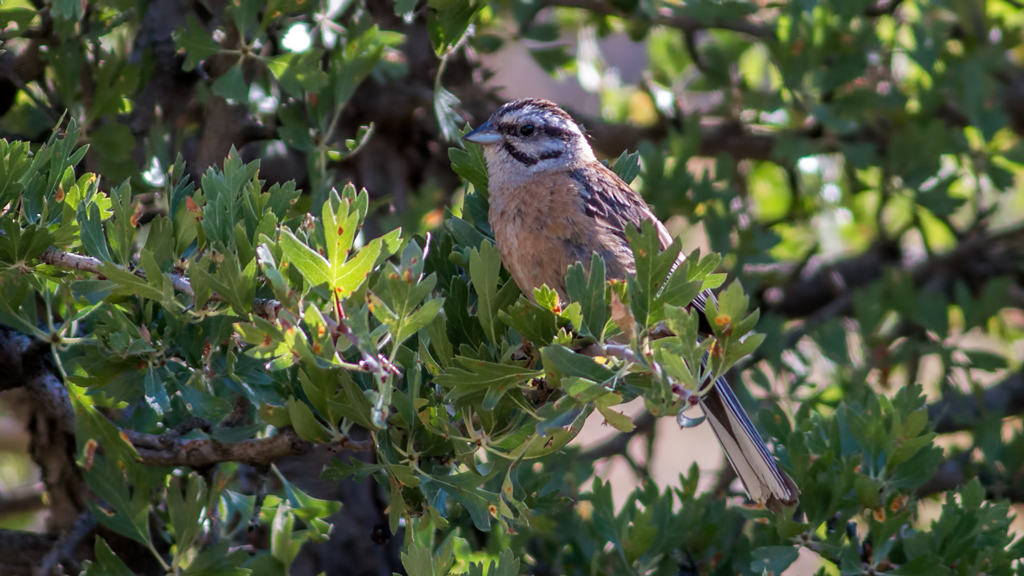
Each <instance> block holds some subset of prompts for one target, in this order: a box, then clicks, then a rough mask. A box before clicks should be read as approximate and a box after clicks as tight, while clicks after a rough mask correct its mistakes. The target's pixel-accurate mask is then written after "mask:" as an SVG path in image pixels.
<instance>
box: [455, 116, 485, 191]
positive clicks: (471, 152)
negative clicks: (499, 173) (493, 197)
mask: <svg viewBox="0 0 1024 576" xmlns="http://www.w3.org/2000/svg"><path fill="white" fill-rule="evenodd" d="M469 131H470V129H469V127H468V126H467V127H466V129H465V130H463V131H462V132H461V133H460V134H459V135H460V136H465V135H466V134H468V133H469ZM465 145H466V149H465V150H462V149H461V148H457V147H455V146H452V147H451V148H449V149H448V159H449V160H451V162H452V170H455V173H456V174H458V175H459V176H462V177H463V178H465V179H466V180H467V181H469V183H470V184H472V185H473V189H474V190H476V192H477V193H478V194H480V195H481V196H483V197H484V198H488V197H489V196H490V194H489V192H488V191H487V162H486V161H485V160H484V150H483V147H482V146H480V145H479V144H474V143H472V142H466V143H465Z"/></svg>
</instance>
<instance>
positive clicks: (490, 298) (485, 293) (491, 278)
mask: <svg viewBox="0 0 1024 576" xmlns="http://www.w3.org/2000/svg"><path fill="white" fill-rule="evenodd" d="M500 272H501V254H500V253H499V252H498V249H497V248H495V247H494V245H493V244H491V243H490V242H483V243H482V244H481V245H480V248H479V249H476V248H474V249H473V251H472V252H470V255H469V277H470V279H471V280H472V281H473V289H474V290H476V296H477V319H478V320H479V321H480V326H481V327H482V328H483V329H484V334H486V335H487V338H488V339H489V340H490V341H491V344H493V345H494V346H495V347H499V346H501V337H502V335H501V334H500V333H499V330H498V324H497V320H498V297H497V296H498V280H499V279H500V276H499V275H500Z"/></svg>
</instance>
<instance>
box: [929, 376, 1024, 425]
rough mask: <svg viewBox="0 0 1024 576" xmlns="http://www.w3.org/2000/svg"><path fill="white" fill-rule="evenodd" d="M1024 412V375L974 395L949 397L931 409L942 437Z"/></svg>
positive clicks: (1010, 378) (930, 413) (950, 395)
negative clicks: (993, 419)
mask: <svg viewBox="0 0 1024 576" xmlns="http://www.w3.org/2000/svg"><path fill="white" fill-rule="evenodd" d="M1021 412H1024V372H1017V373H1016V374H1013V375H1011V376H1010V377H1009V378H1007V379H1006V380H1003V381H1002V382H1000V383H998V384H996V385H994V386H992V387H990V388H986V389H985V390H984V391H983V392H982V393H981V398H980V402H979V398H978V397H977V396H975V395H973V394H956V395H952V394H947V395H946V396H945V397H943V399H942V400H939V401H938V402H936V403H934V404H931V405H929V406H928V420H929V421H931V422H932V423H933V424H934V425H935V431H936V432H938V433H940V434H946V433H949V432H959V431H960V430H966V429H968V428H973V427H974V426H976V425H977V424H978V422H980V421H981V420H982V419H983V418H984V419H989V418H1003V417H1005V416H1011V415H1014V414H1020V413H1021Z"/></svg>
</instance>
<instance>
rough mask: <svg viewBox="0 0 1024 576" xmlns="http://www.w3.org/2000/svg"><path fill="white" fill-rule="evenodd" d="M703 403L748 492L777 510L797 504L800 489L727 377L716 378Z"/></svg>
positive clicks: (752, 496) (720, 441)
mask: <svg viewBox="0 0 1024 576" xmlns="http://www.w3.org/2000/svg"><path fill="white" fill-rule="evenodd" d="M700 405H701V408H703V409H704V413H705V414H706V415H707V417H708V422H709V423H710V424H711V429H712V430H714V431H715V436H717V437H718V442H719V443H721V445H722V448H724V449H725V456H726V457H727V458H728V459H729V463H730V464H732V467H733V470H735V471H736V474H737V475H738V476H739V477H740V480H741V481H742V482H743V486H744V487H745V488H746V489H747V494H749V495H750V497H751V498H752V499H754V500H755V501H756V502H759V503H761V504H764V506H765V507H766V508H768V509H769V510H772V511H774V512H780V511H781V510H782V507H783V506H794V505H796V503H797V496H798V495H799V494H800V490H799V489H798V488H797V486H796V483H794V482H793V479H792V478H790V477H789V476H788V475H787V474H786V473H785V472H783V471H782V470H781V469H780V468H779V466H778V464H777V463H776V462H775V458H774V457H773V456H772V455H771V453H770V452H768V447H767V446H765V443H764V440H762V439H761V435H760V434H758V432H757V429H756V428H754V424H753V422H751V421H750V417H748V416H747V412H746V410H744V409H743V406H742V405H741V404H740V401H739V399H738V398H736V394H734V393H733V391H732V388H731V387H730V386H729V383H728V382H727V381H726V380H725V378H719V379H718V380H717V381H716V382H715V385H714V386H713V387H712V388H711V390H709V391H708V392H707V393H706V394H705V395H704V396H703V397H702V398H701V401H700Z"/></svg>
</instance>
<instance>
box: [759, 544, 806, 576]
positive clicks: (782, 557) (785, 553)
mask: <svg viewBox="0 0 1024 576" xmlns="http://www.w3.org/2000/svg"><path fill="white" fill-rule="evenodd" d="M750 555H751V556H753V557H754V560H753V561H752V562H751V563H750V569H751V570H753V572H754V574H764V573H766V572H767V573H768V574H782V572H783V571H784V570H785V569H786V568H789V566H790V565H791V564H792V563H793V562H796V559H797V557H798V556H800V550H799V549H798V548H797V547H795V546H762V547H760V548H758V549H756V550H754V551H753V552H751V553H750Z"/></svg>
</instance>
